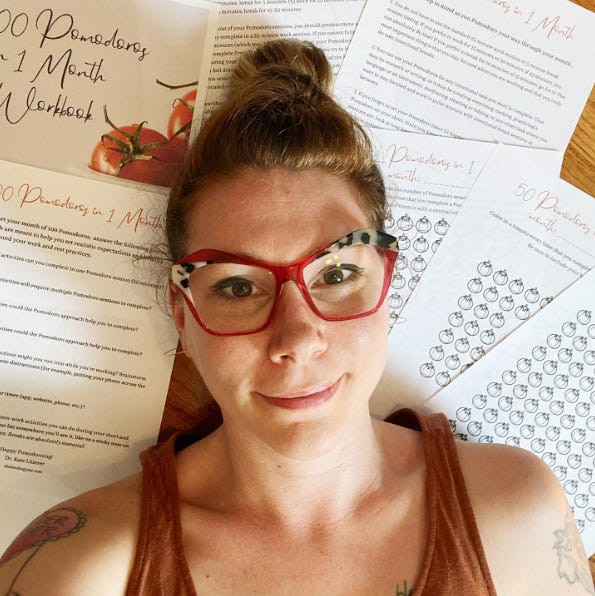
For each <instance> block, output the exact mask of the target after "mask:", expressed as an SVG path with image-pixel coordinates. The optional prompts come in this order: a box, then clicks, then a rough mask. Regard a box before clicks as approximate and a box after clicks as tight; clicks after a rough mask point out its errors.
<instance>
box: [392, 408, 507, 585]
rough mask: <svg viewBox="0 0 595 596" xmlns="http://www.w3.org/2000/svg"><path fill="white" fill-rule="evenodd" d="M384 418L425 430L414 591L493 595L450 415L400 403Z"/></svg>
mask: <svg viewBox="0 0 595 596" xmlns="http://www.w3.org/2000/svg"><path fill="white" fill-rule="evenodd" d="M386 420H387V422H391V423H393V424H398V425H399V426H404V427H406V428H410V429H413V430H419V431H421V432H422V436H423V447H424V457H425V464H426V498H427V503H428V544H427V548H426V557H425V560H424V562H423V563H422V568H421V572H420V575H419V577H418V580H417V585H416V587H415V590H414V594H415V595H416V596H417V595H420V594H427V595H433V594H460V595H465V594H468V595H469V596H471V595H473V596H484V595H485V596H496V590H495V588H494V584H493V581H492V578H491V575H490V571H489V567H488V563H487V560H486V557H485V553H484V550H483V545H482V543H481V538H480V535H479V530H478V528H477V522H476V519H475V514H474V513H473V508H472V506H471V500H470V498H469V493H468V492H467V487H466V485H465V479H464V477H463V472H462V469H461V465H460V462H459V457H458V452H457V447H456V443H455V439H454V435H453V433H452V430H451V427H450V424H449V422H448V419H447V418H446V416H444V414H440V413H436V414H429V415H423V414H420V413H418V412H416V411H415V410H412V409H410V408H404V409H402V410H398V411H396V412H394V413H393V414H391V415H390V416H389V417H388V418H387V419H386Z"/></svg>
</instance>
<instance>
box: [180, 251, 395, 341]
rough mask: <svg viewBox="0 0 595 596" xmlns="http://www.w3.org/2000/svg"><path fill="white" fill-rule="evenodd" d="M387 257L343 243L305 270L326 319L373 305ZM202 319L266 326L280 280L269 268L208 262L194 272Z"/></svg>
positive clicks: (236, 326) (246, 327)
mask: <svg viewBox="0 0 595 596" xmlns="http://www.w3.org/2000/svg"><path fill="white" fill-rule="evenodd" d="M384 272H385V265H384V256H383V253H382V251H379V250H377V249H376V247H374V246H371V245H356V246H344V247H343V248H340V249H338V250H335V251H332V252H329V253H326V254H324V255H323V256H320V257H318V258H316V259H315V260H314V261H312V262H311V263H309V264H308V265H306V266H305V267H304V269H303V271H302V276H303V282H304V285H305V288H306V292H307V294H308V296H309V299H310V301H311V302H310V306H311V307H312V308H313V310H314V312H317V314H319V315H320V316H322V317H323V318H326V317H328V318H342V317H353V316H357V315H360V314H363V313H366V312H368V311H370V310H372V309H374V308H375V307H376V306H377V304H378V302H379V300H380V298H381V294H382V289H383V285H384ZM189 284H190V293H191V294H192V299H193V302H194V305H195V307H196V310H197V311H198V313H199V315H200V318H201V319H202V320H203V322H204V323H205V324H206V325H207V327H209V329H211V330H213V331H215V332H218V333H244V332H249V331H252V330H256V329H258V328H260V327H261V326H262V325H264V324H265V323H266V321H267V319H268V317H269V316H270V314H271V309H272V308H273V305H274V303H275V296H276V290H277V288H276V280H275V276H274V274H273V273H272V272H271V271H270V270H268V269H266V268H265V267H259V266H255V265H245V264H240V263H208V264H206V265H204V266H202V267H197V268H196V269H195V270H194V271H193V272H192V273H191V274H190V280H189Z"/></svg>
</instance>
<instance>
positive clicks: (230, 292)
mask: <svg viewBox="0 0 595 596" xmlns="http://www.w3.org/2000/svg"><path fill="white" fill-rule="evenodd" d="M212 290H213V291H214V292H215V293H217V294H219V295H220V296H225V297H228V298H248V297H249V296H252V295H254V294H257V293H258V291H257V288H256V286H255V285H254V284H253V283H252V282H251V281H248V280H247V279H243V278H241V277H228V278H227V279H222V280H221V281H219V282H217V283H216V284H215V285H214V286H212Z"/></svg>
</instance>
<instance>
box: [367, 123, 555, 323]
mask: <svg viewBox="0 0 595 596" xmlns="http://www.w3.org/2000/svg"><path fill="white" fill-rule="evenodd" d="M369 132H370V133H371V136H372V139H373V143H374V146H375V154H376V159H377V162H378V164H379V166H380V169H381V170H382V174H383V176H384V182H385V185H386V189H387V195H388V197H389V203H390V207H391V213H390V217H389V219H388V221H387V222H386V226H387V231H388V232H390V233H391V234H393V235H395V236H396V237H397V238H398V240H399V259H398V261H397V265H396V271H395V274H394V276H393V280H392V283H391V290H390V292H389V303H390V307H391V316H392V320H393V322H394V321H396V320H397V317H398V315H399V313H400V312H401V310H402V308H403V306H404V305H405V304H406V302H407V300H408V299H409V296H410V295H411V293H412V292H413V289H414V288H415V286H416V285H417V284H418V283H419V281H420V279H421V277H422V275H423V273H424V271H425V270H426V268H427V267H428V265H429V263H430V260H431V258H432V256H433V255H434V253H435V252H436V251H437V250H438V247H439V246H440V243H441V242H442V240H443V239H444V237H445V236H446V233H447V232H448V230H449V228H450V226H451V225H452V222H453V221H454V219H455V216H456V215H457V213H458V212H459V209H460V208H461V206H462V205H463V204H464V201H465V199H466V198H467V195H468V194H469V191H470V189H471V188H472V186H473V184H474V183H475V180H476V179H477V177H478V176H479V174H480V173H481V170H482V169H483V167H484V166H485V164H486V162H487V161H488V159H489V158H490V156H491V155H492V153H493V151H494V150H495V148H496V145H495V144H492V143H482V142H479V141H464V140H461V139H454V138H450V137H437V136H432V135H419V134H415V133H406V132H400V131H395V130H385V129H369ZM516 152H517V154H518V155H519V156H520V155H523V154H525V155H528V156H531V158H532V160H533V161H534V162H536V163H539V165H541V166H542V167H543V168H544V169H546V170H548V171H558V170H559V169H560V165H561V161H562V157H563V156H562V153H561V152H558V151H539V150H535V149H521V148H518V149H516Z"/></svg>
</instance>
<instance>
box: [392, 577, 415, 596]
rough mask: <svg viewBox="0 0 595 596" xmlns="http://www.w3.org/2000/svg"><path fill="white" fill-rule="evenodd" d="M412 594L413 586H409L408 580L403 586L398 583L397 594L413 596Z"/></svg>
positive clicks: (399, 595)
mask: <svg viewBox="0 0 595 596" xmlns="http://www.w3.org/2000/svg"><path fill="white" fill-rule="evenodd" d="M411 594H413V588H410V587H408V586H407V580H405V581H404V583H403V587H401V584H397V590H396V592H395V596H411Z"/></svg>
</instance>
